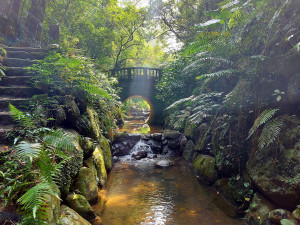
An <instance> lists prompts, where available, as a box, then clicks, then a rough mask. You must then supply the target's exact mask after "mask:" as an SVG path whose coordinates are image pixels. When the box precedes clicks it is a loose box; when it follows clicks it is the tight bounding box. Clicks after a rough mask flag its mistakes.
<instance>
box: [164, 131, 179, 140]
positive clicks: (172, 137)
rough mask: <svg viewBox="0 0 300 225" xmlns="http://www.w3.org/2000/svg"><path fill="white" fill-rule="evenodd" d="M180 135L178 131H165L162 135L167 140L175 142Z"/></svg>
mask: <svg viewBox="0 0 300 225" xmlns="http://www.w3.org/2000/svg"><path fill="white" fill-rule="evenodd" d="M180 135H181V133H180V132H179V131H165V132H164V134H163V136H164V137H165V138H166V139H167V140H175V139H177V138H179V136H180Z"/></svg>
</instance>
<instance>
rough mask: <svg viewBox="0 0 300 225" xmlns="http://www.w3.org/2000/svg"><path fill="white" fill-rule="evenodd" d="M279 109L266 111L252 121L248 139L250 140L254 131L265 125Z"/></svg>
mask: <svg viewBox="0 0 300 225" xmlns="http://www.w3.org/2000/svg"><path fill="white" fill-rule="evenodd" d="M278 110H279V109H266V110H264V111H263V112H262V113H261V114H260V115H259V116H258V117H257V118H256V120H255V121H254V124H253V126H252V128H251V129H250V130H249V135H248V138H250V137H251V136H252V135H253V134H254V133H255V131H256V130H257V129H258V128H259V127H260V126H262V125H264V124H265V123H267V122H268V121H269V120H270V119H271V118H272V117H273V116H274V115H275V113H276V112H277V111H278Z"/></svg>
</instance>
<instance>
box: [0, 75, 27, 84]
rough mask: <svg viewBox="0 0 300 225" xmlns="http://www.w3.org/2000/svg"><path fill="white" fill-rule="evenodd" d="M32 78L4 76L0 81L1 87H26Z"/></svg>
mask: <svg viewBox="0 0 300 225" xmlns="http://www.w3.org/2000/svg"><path fill="white" fill-rule="evenodd" d="M31 78H32V76H6V77H4V78H3V79H2V81H0V85H1V86H15V85H20V86H27V85H28V84H29V83H30V81H31Z"/></svg>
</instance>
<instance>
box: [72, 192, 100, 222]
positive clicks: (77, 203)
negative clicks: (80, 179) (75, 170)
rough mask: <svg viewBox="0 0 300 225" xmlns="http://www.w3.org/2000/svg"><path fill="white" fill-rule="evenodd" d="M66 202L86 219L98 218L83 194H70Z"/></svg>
mask: <svg viewBox="0 0 300 225" xmlns="http://www.w3.org/2000/svg"><path fill="white" fill-rule="evenodd" d="M66 203H67V205H68V206H69V207H70V208H71V209H74V210H75V211H76V212H77V213H78V214H79V215H81V216H82V217H83V218H85V219H86V220H88V221H93V220H94V219H95V218H96V214H95V212H94V210H93V209H92V207H91V206H90V204H89V202H88V200H87V199H86V198H85V197H84V196H83V195H79V194H69V195H68V196H67V198H66Z"/></svg>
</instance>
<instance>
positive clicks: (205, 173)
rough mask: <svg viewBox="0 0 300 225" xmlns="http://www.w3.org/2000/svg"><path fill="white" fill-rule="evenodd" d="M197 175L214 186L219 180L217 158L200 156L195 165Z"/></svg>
mask: <svg viewBox="0 0 300 225" xmlns="http://www.w3.org/2000/svg"><path fill="white" fill-rule="evenodd" d="M193 167H194V168H195V170H196V172H197V174H198V175H199V176H200V178H201V179H203V180H204V181H206V182H208V183H210V184H213V183H214V182H215V181H216V180H217V179H218V175H217V170H216V168H215V158H214V157H212V156H208V155H202V154H200V155H198V157H197V158H196V160H195V161H194V163H193Z"/></svg>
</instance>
